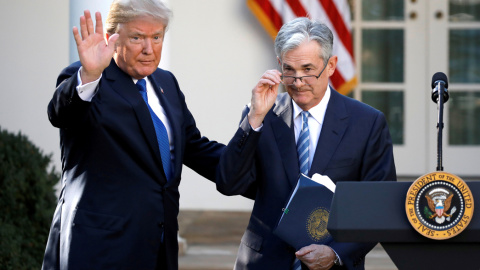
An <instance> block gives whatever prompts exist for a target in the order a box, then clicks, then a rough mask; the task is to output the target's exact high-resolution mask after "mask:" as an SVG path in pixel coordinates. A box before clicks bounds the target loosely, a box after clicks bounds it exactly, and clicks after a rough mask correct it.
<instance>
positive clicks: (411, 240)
mask: <svg viewBox="0 0 480 270" xmlns="http://www.w3.org/2000/svg"><path fill="white" fill-rule="evenodd" d="M466 183H467V185H468V186H469V188H470V190H471V192H472V194H473V198H474V203H475V205H474V209H476V210H477V213H475V212H474V213H473V217H472V220H471V221H470V224H469V225H468V227H467V228H466V229H465V230H464V231H463V232H461V233H460V234H459V235H457V236H456V237H453V238H450V239H446V240H434V239H429V238H426V237H424V236H422V235H421V234H420V233H418V232H417V231H416V230H415V229H414V228H413V227H412V225H411V224H410V222H409V221H408V219H407V215H406V213H405V200H406V196H407V191H408V189H409V187H410V185H411V184H412V183H411V182H338V183H337V187H336V190H335V195H334V197H333V201H332V207H331V210H330V217H329V221H328V226H327V229H328V231H329V232H330V234H331V235H332V236H333V238H334V239H335V240H336V241H338V242H380V243H381V244H382V246H383V248H384V249H385V251H386V252H387V254H388V255H389V256H390V258H391V259H392V261H393V263H394V264H395V265H396V266H397V268H398V269H400V270H403V269H408V270H411V269H422V270H426V269H439V270H440V269H462V270H469V269H472V270H479V269H480V182H466Z"/></svg>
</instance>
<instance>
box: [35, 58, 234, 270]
mask: <svg viewBox="0 0 480 270" xmlns="http://www.w3.org/2000/svg"><path fill="white" fill-rule="evenodd" d="M79 68H80V63H78V62H77V63H74V64H72V65H71V66H69V67H67V68H66V69H64V70H63V71H62V72H61V74H60V76H59V77H58V81H57V89H56V91H55V94H54V95H53V98H52V100H51V101H50V104H49V105H48V116H49V119H50V122H51V123H52V125H53V126H55V127H58V128H60V145H61V153H62V167H63V168H62V169H63V175H62V184H63V187H62V192H61V196H60V199H59V202H58V206H57V209H56V211H55V214H54V217H53V222H52V226H51V229H50V235H49V239H48V243H47V247H46V252H45V258H44V262H43V269H62V270H65V269H155V267H156V262H157V256H158V254H159V249H160V246H161V243H162V240H163V243H164V244H165V247H166V254H164V255H165V257H166V261H165V262H163V263H165V264H166V265H167V269H178V266H177V265H178V258H177V254H178V243H177V231H178V223H177V214H178V211H179V192H178V185H179V183H180V175H181V171H182V164H185V165H187V166H189V167H190V168H192V169H193V170H195V171H196V172H198V173H200V174H201V175H203V176H205V177H207V178H209V179H213V178H214V177H215V169H216V166H217V164H218V159H219V157H220V153H221V151H222V149H223V148H224V145H221V144H218V143H216V142H212V141H209V140H208V139H207V138H205V137H202V136H201V134H200V132H199V130H198V129H197V127H196V125H195V120H194V118H193V116H192V115H191V114H190V111H189V110H188V108H187V105H186V104H185V99H184V96H183V94H182V92H181V91H180V88H179V86H178V83H177V81H176V79H175V77H174V76H173V74H172V73H170V72H168V71H165V70H161V69H157V70H156V71H155V72H154V73H153V74H152V75H151V76H149V79H150V81H151V82H152V84H153V87H154V88H155V91H156V93H157V95H158V97H159V99H160V102H161V104H162V106H163V108H164V109H165V111H166V113H167V116H168V119H169V122H170V125H171V128H172V132H173V137H174V151H173V157H174V159H173V163H174V166H173V167H174V176H173V178H172V179H171V180H170V181H168V182H167V180H166V177H165V174H164V171H163V167H162V161H161V158H160V151H159V148H158V143H157V140H156V136H155V129H154V126H153V123H152V120H151V117H150V113H149V110H148V108H147V106H146V104H145V102H144V101H143V99H142V97H141V95H140V93H139V92H138V89H137V87H136V86H135V84H134V83H133V81H132V79H131V77H130V76H128V75H127V74H126V73H124V72H123V71H122V70H120V69H119V68H118V67H117V65H116V64H115V62H114V61H113V60H112V62H111V64H110V66H109V67H108V68H107V69H105V71H104V72H103V75H102V79H101V80H100V83H99V87H98V91H97V93H96V95H95V96H94V98H93V100H92V101H91V102H85V101H82V100H81V99H80V97H79V96H78V94H77V91H76V90H75V88H76V85H77V71H78V69H79ZM160 89H163V93H161V91H160ZM162 238H163V239H162Z"/></svg>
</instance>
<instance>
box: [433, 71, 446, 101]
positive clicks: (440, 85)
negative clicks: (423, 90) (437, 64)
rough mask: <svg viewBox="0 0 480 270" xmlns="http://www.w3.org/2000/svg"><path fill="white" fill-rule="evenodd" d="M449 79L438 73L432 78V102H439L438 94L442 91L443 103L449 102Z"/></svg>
mask: <svg viewBox="0 0 480 270" xmlns="http://www.w3.org/2000/svg"><path fill="white" fill-rule="evenodd" d="M447 88H448V79H447V75H445V73H443V72H437V73H435V74H433V77H432V100H433V102H435V103H437V102H438V92H439V91H441V90H442V93H443V102H444V103H445V102H447V101H448V98H449V95H448V89H447Z"/></svg>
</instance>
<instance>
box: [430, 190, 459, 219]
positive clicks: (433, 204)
mask: <svg viewBox="0 0 480 270" xmlns="http://www.w3.org/2000/svg"><path fill="white" fill-rule="evenodd" d="M425 198H427V201H428V208H429V209H430V210H431V211H432V212H433V213H432V212H429V211H428V210H427V209H425V210H426V211H425V214H426V215H427V217H428V218H429V219H435V222H437V223H438V224H442V223H443V222H445V220H447V221H450V218H451V216H452V215H453V214H454V213H455V211H456V207H455V206H454V207H453V208H452V210H451V211H450V213H448V210H450V206H451V204H452V198H453V193H451V192H449V191H448V190H447V189H444V188H436V189H433V190H432V191H430V192H428V194H426V195H425Z"/></svg>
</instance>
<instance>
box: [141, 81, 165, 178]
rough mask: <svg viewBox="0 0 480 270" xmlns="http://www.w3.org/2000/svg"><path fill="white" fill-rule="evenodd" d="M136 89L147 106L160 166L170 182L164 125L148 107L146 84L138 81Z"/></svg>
mask: <svg viewBox="0 0 480 270" xmlns="http://www.w3.org/2000/svg"><path fill="white" fill-rule="evenodd" d="M137 87H138V90H139V91H140V94H141V95H142V97H143V100H145V103H146V104H147V107H148V110H149V111H150V116H151V117H152V121H153V126H154V127H155V133H156V135H157V142H158V146H159V148H160V156H161V158H162V165H163V170H164V171H165V176H166V177H167V181H168V180H170V177H171V175H170V173H171V172H170V171H171V170H170V163H171V162H170V143H169V141H168V133H167V129H166V128H165V125H163V122H162V120H160V118H158V116H157V115H156V114H155V112H153V110H152V108H151V107H150V105H148V97H147V83H146V81H145V80H144V79H140V80H138V81H137Z"/></svg>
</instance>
